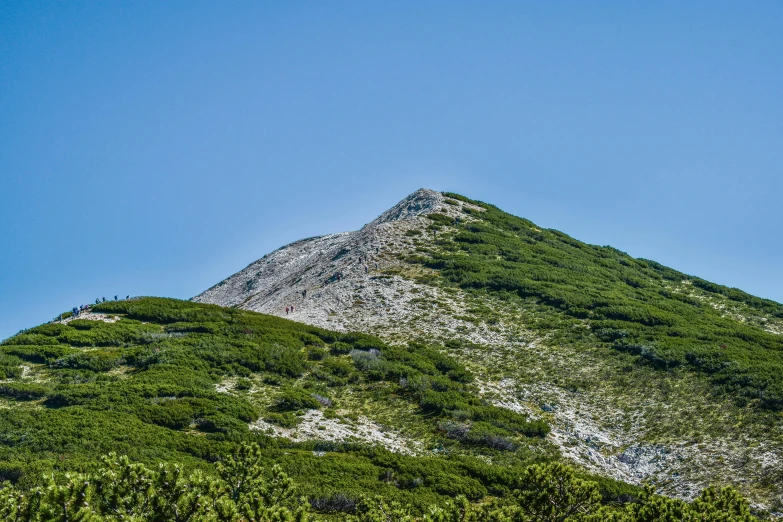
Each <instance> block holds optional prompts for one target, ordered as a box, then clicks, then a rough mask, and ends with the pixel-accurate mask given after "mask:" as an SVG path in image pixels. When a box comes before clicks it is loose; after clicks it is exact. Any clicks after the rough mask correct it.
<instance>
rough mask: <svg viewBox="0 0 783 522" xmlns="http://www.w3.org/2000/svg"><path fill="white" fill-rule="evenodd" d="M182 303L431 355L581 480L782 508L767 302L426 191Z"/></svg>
mask: <svg viewBox="0 0 783 522" xmlns="http://www.w3.org/2000/svg"><path fill="white" fill-rule="evenodd" d="M194 301H197V302H208V303H215V304H220V305H223V306H232V307H238V308H242V309H247V310H255V311H259V312H264V313H269V314H274V315H280V316H285V315H286V307H290V306H292V305H293V307H294V311H293V312H292V313H289V314H288V317H289V318H291V319H293V320H295V321H301V322H303V323H307V324H311V325H316V326H320V327H328V328H331V329H333V330H338V331H350V330H356V331H362V332H367V333H371V334H373V335H377V336H379V337H380V338H382V339H383V340H384V341H385V342H387V343H389V344H392V345H404V344H406V343H407V342H408V341H409V340H410V339H424V340H425V341H426V342H429V343H434V344H438V345H442V346H444V347H446V353H448V354H449V355H450V356H452V357H455V358H456V359H457V360H459V361H460V362H461V363H462V364H464V365H465V366H466V367H467V368H468V369H469V370H470V371H471V372H472V373H473V374H474V375H475V381H474V383H475V384H474V385H475V386H476V389H477V390H479V392H480V394H481V396H482V397H483V398H484V399H485V400H489V401H491V402H492V403H493V404H495V405H497V406H500V407H503V408H506V409H509V410H511V411H516V412H520V413H524V414H527V415H529V416H530V417H531V418H535V419H542V420H545V421H546V422H548V423H549V424H550V426H551V432H550V433H549V435H548V436H547V441H548V442H550V443H551V444H553V446H554V447H556V448H557V449H558V450H559V451H560V452H561V453H562V455H564V456H565V457H566V458H567V459H569V460H571V461H572V462H574V463H576V464H578V465H580V466H582V467H583V469H585V470H587V471H589V472H592V473H597V474H601V475H604V476H608V477H612V478H615V479H618V480H622V481H624V482H628V483H632V484H641V483H642V482H643V481H652V482H653V483H654V484H655V485H656V487H657V488H659V489H660V490H661V491H663V492H666V493H667V494H670V495H675V496H679V497H682V498H693V497H694V495H695V494H696V493H697V492H698V491H699V490H701V489H702V488H703V487H705V486H706V485H707V484H709V483H720V484H733V485H735V486H737V487H738V488H739V489H740V490H741V491H742V492H743V493H744V494H746V495H748V496H749V497H750V498H751V499H752V500H753V502H754V503H756V504H757V505H759V506H763V507H766V508H768V509H772V510H781V506H782V505H783V489H782V487H781V484H783V463H781V457H780V455H781V454H783V453H782V452H783V427H782V426H783V423H781V407H782V406H783V356H781V354H782V353H783V351H782V350H783V336H781V332H783V306H781V305H780V304H778V303H775V302H772V301H768V300H763V299H759V298H756V297H753V296H750V295H748V294H746V293H743V292H741V291H739V290H736V289H730V288H725V287H721V286H719V285H715V284H712V283H709V282H708V281H705V280H702V279H700V278H698V277H692V276H688V275H685V274H682V273H680V272H677V271H676V270H672V269H670V268H667V267H664V266H662V265H660V264H658V263H655V262H653V261H648V260H642V259H634V258H632V257H630V256H628V255H627V254H624V253H623V252H620V251H618V250H616V249H614V248H611V247H598V246H593V245H587V244H585V243H582V242H579V241H577V240H575V239H573V238H570V237H569V236H567V235H565V234H563V233H561V232H559V231H555V230H547V229H543V228H540V227H537V226H536V225H535V224H533V223H531V222H530V221H527V220H525V219H521V218H517V217H514V216H511V215H509V214H506V213H504V212H502V211H500V210H499V209H497V208H496V207H493V206H491V205H487V204H484V203H481V202H477V201H472V200H469V199H467V198H464V197H462V196H458V195H456V194H445V195H444V194H440V193H437V192H433V191H428V190H420V191H417V192H416V193H414V194H412V195H411V196H409V197H408V198H406V199H405V200H403V201H402V202H401V203H400V204H398V205H397V206H395V207H394V208H392V209H391V210H389V211H388V212H386V213H384V214H383V215H381V216H380V217H379V218H378V219H376V220H375V221H373V222H371V223H369V224H368V225H366V226H365V227H363V228H362V229H361V230H359V231H356V232H348V233H342V234H334V235H329V236H323V237H319V238H312V239H308V240H303V241H299V242H296V243H293V244H291V245H288V246H286V247H284V248H281V249H279V250H277V251H275V252H273V253H271V254H269V255H267V256H264V257H263V258H261V259H259V260H258V261H256V262H255V263H252V264H251V265H249V266H248V267H247V268H245V269H244V270H242V271H240V272H238V273H237V274H235V275H233V276H231V277H230V278H228V279H226V280H225V281H223V282H221V283H219V284H218V285H216V286H215V287H213V288H211V289H209V290H207V291H205V292H204V293H202V294H200V295H199V296H197V297H195V298H194ZM295 433H297V432H296V431H295V430H294V431H290V432H285V433H282V432H281V433H280V434H281V435H287V436H294V434H295Z"/></svg>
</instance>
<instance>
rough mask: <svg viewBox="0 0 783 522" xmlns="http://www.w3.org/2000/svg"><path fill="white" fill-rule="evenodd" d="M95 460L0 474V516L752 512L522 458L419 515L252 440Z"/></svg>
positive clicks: (226, 518)
mask: <svg viewBox="0 0 783 522" xmlns="http://www.w3.org/2000/svg"><path fill="white" fill-rule="evenodd" d="M96 468H97V469H95V470H94V471H89V472H86V473H79V474H66V475H65V476H64V477H62V479H61V480H59V481H58V480H56V479H55V477H54V476H47V477H46V478H45V480H44V483H43V485H36V486H35V487H33V488H32V489H31V490H30V491H23V490H21V489H19V488H17V487H14V486H12V485H10V484H9V483H7V482H6V483H4V484H3V485H2V486H1V487H0V514H2V515H3V518H4V519H5V520H19V521H21V520H24V521H30V522H33V521H36V522H44V521H46V522H49V521H52V522H53V521H91V522H101V521H107V522H108V521H118V520H134V521H137V522H162V521H176V522H190V521H192V522H197V521H204V522H206V521H210V522H240V521H243V522H262V521H264V522H306V521H308V520H312V521H314V520H316V519H317V518H318V517H316V516H313V515H312V514H311V508H320V510H321V511H324V512H329V511H340V512H341V516H340V518H341V519H342V520H351V521H355V520H361V521H369V522H376V521H377V522H388V521H399V522H414V521H417V520H418V521H421V522H449V521H453V522H458V521H466V522H467V521H473V522H512V521H563V522H565V521H570V522H580V521H583V522H593V521H596V522H597V521H603V520H612V521H616V522H637V521H638V522H642V521H648V520H656V521H660V522H670V521H671V522H674V521H694V522H695V521H702V522H710V521H714V522H752V521H754V520H756V519H755V518H754V517H753V516H752V515H751V514H750V510H749V508H748V504H747V501H745V500H744V499H742V498H741V497H740V496H739V495H738V494H737V493H736V492H735V491H734V490H732V489H731V488H726V489H723V490H720V491H718V490H715V489H712V488H709V489H707V490H705V491H704V492H703V493H702V494H701V496H700V497H699V498H698V499H697V500H696V501H695V502H693V504H690V505H689V504H686V503H685V502H681V501H676V500H671V499H667V498H665V497H660V496H656V495H653V494H652V493H651V492H650V491H649V490H645V491H643V492H642V494H641V495H640V498H639V499H638V500H636V501H634V502H630V503H628V504H626V505H625V506H623V507H619V506H615V505H604V504H602V502H601V494H600V490H599V485H598V484H597V483H595V482H592V481H589V480H584V479H582V478H579V477H578V476H576V474H575V473H574V471H573V470H572V469H571V468H569V467H567V466H564V465H562V464H550V465H534V466H530V467H529V468H527V470H526V471H525V473H524V474H523V475H521V476H520V477H519V481H518V482H517V484H516V486H515V488H514V490H513V491H512V492H511V494H510V495H508V497H507V498H505V499H492V500H489V501H488V502H484V503H482V504H471V503H470V502H469V501H468V500H467V499H466V498H465V497H464V496H463V495H459V496H457V497H456V500H455V501H452V500H445V501H443V502H441V503H440V504H437V505H430V506H429V507H428V509H427V512H426V514H423V515H418V514H417V513H416V510H414V509H412V508H411V506H405V505H403V504H400V503H399V502H395V501H391V502H389V501H388V500H387V499H384V498H383V497H382V496H378V495H372V496H370V495H363V496H361V497H360V498H358V499H351V498H349V497H346V496H345V495H333V496H331V497H328V498H324V499H311V501H310V502H308V501H307V500H306V499H305V498H303V497H301V496H298V495H297V493H299V492H298V491H297V487H296V484H295V483H294V481H293V480H291V478H290V477H289V476H288V475H286V474H285V473H284V472H283V471H282V469H281V468H280V466H272V467H270V468H266V467H264V458H263V453H262V451H261V448H260V447H259V446H257V445H255V444H243V445H241V446H239V447H237V448H236V450H235V451H234V452H233V453H232V454H230V455H228V456H227V457H221V458H220V459H219V460H218V461H217V463H216V465H215V466H214V467H213V468H210V469H207V470H204V471H202V470H198V471H195V472H191V473H186V472H185V471H184V470H183V469H182V468H181V467H180V466H178V465H177V464H170V463H161V464H160V465H159V466H158V467H157V469H156V470H153V469H150V468H148V467H146V466H144V465H143V464H139V463H133V462H131V461H130V460H129V459H128V457H126V456H123V457H118V456H117V455H116V454H115V453H111V454H109V455H107V456H105V457H103V458H101V459H100V464H99V465H98V466H96ZM417 515H418V516H417Z"/></svg>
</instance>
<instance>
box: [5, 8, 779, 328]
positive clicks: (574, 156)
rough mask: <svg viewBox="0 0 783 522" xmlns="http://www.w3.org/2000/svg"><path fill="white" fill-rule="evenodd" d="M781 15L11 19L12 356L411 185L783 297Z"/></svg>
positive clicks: (151, 11)
mask: <svg viewBox="0 0 783 522" xmlns="http://www.w3.org/2000/svg"><path fill="white" fill-rule="evenodd" d="M780 27H783V3H781V2H772V1H768V2H764V1H759V2H729V1H705V2H699V1H691V2H670V1H665V0H664V1H661V2H609V1H596V2H568V1H563V2H504V1H498V2H459V1H450V2H445V1H435V0H432V1H430V0H426V1H423V2H422V1H415V2H413V1H412V2H407V1H398V2H358V1H357V2H341V1H335V2H296V1H291V2H242V1H237V2H199V1H194V0H189V1H182V2H177V1H167V2H152V1H150V2H144V1H137V2H90V1H88V2H54V1H51V2H36V1H29V2H2V3H0V339H2V338H5V337H7V336H10V335H13V334H14V333H16V332H17V331H19V330H21V329H23V328H29V327H32V326H35V325H37V324H40V323H42V322H45V321H48V320H51V319H52V318H53V317H54V316H56V315H57V314H59V313H60V312H63V311H66V310H70V309H71V308H72V307H73V306H76V305H79V304H83V303H89V302H94V300H95V299H96V297H104V296H105V297H107V298H113V296H114V295H120V296H125V295H157V296H168V297H177V298H190V297H192V296H194V295H196V294H198V293H200V292H202V291H203V290H205V289H206V288H208V287H210V286H212V285H213V284H215V283H217V282H218V281H220V280H222V279H224V278H225V277H227V276H229V275H231V274H233V273H234V272H236V271H237V270H240V269H242V268H244V267H245V266H246V265H248V264H249V263H251V262H252V261H254V260H255V259H257V258H259V257H261V256H262V255H264V254H265V253H268V252H270V251H272V250H274V249H277V248H279V247H280V246H283V245H285V244H287V243H289V242H291V241H294V240H297V239H300V238H304V237H310V236H315V235H321V234H326V233H332V232H341V231H346V230H354V229H357V228H360V227H361V226H362V225H364V224H365V223H367V222H369V221H371V220H372V219H374V218H375V217H376V216H377V215H379V214H380V213H382V212H383V211H384V210H386V209H387V208H389V207H390V206H392V205H393V204H395V203H396V202H397V201H399V200H400V199H402V198H403V197H405V196H406V195H408V194H409V193H411V192H413V191H415V190H416V189H418V188H420V187H426V188H431V189H435V190H444V191H452V192H458V193H460V194H463V195H465V196H468V197H470V198H473V199H479V200H482V201H486V202H489V203H493V204H495V205H497V206H499V207H500V208H502V209H503V210H506V211H508V212H510V213H512V214H515V215H518V216H523V217H525V218H528V219H530V220H532V221H533V222H535V223H537V224H538V225H539V226H544V227H547V228H555V229H558V230H562V231H563V232H566V233H567V234H569V235H571V236H573V237H575V238H577V239H580V240H582V241H586V242H589V243H594V244H600V245H612V246H614V247H616V248H619V249H620V250H623V251H625V252H628V253H629V254H631V255H633V256H636V257H644V258H648V259H654V260H656V261H659V262H661V263H663V264H665V265H668V266H671V267H673V268H676V269H678V270H681V271H683V272H686V273H689V274H693V275H698V276H700V277H703V278H705V279H708V280H711V281H714V282H717V283H720V284H724V285H728V286H734V287H739V288H741V289H743V290H746V291H748V292H750V293H752V294H755V295H759V296H762V297H766V298H770V299H774V300H776V301H783V278H781V277H780V271H779V265H780V261H781V258H783V242H781V224H783V205H781V195H782V194H783V96H781V93H783V59H782V58H781V56H783V31H780Z"/></svg>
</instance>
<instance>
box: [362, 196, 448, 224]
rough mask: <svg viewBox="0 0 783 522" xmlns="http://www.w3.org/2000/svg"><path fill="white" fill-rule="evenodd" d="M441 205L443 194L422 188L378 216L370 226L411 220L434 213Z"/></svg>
mask: <svg viewBox="0 0 783 522" xmlns="http://www.w3.org/2000/svg"><path fill="white" fill-rule="evenodd" d="M441 204H443V194H441V193H440V192H436V191H434V190H429V189H425V188H420V189H419V190H417V191H416V192H414V193H413V194H411V195H410V196H408V197H406V198H405V199H403V200H402V201H400V202H399V203H397V204H396V205H394V206H393V207H392V208H390V209H389V210H387V211H386V212H384V213H383V214H381V215H380V216H378V217H377V218H376V219H375V220H374V221H372V222H371V223H370V224H369V225H371V226H372V225H380V224H381V223H392V222H394V221H405V220H409V219H412V218H414V217H417V216H421V215H426V214H429V213H431V212H434V211H435V210H437V209H438V207H439V206H440V205H441Z"/></svg>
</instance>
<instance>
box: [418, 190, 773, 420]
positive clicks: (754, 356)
mask: <svg viewBox="0 0 783 522" xmlns="http://www.w3.org/2000/svg"><path fill="white" fill-rule="evenodd" d="M448 196H449V197H451V198H456V199H461V200H464V201H468V202H470V203H472V204H474V205H478V206H480V207H482V208H483V209H485V210H484V211H483V212H475V211H470V209H467V208H465V209H464V211H466V212H468V213H469V214H470V218H472V219H466V220H461V221H458V222H454V221H453V220H451V219H450V218H447V216H445V215H442V214H435V215H433V216H432V220H433V224H432V225H431V227H434V228H440V227H443V226H444V225H447V226H448V227H449V230H452V231H453V233H450V234H442V235H441V236H440V240H439V241H438V242H437V244H436V246H435V248H431V249H424V253H425V254H427V255H425V256H418V257H413V258H411V259H410V260H411V261H414V262H418V263H422V264H425V265H426V266H428V267H430V268H434V269H436V270H439V271H440V274H441V275H442V276H443V277H444V278H445V279H446V280H447V281H449V282H451V283H452V284H455V285H458V286H459V287H461V288H463V289H468V290H472V291H477V292H487V293H490V294H493V295H496V296H499V297H501V298H503V299H519V300H522V301H526V302H529V303H535V304H538V305H541V306H543V309H544V310H545V311H546V314H545V315H544V318H543V319H541V320H540V321H539V323H538V324H537V325H536V326H537V327H538V328H540V329H542V330H550V331H551V330H554V329H558V330H559V332H560V335H562V332H567V331H574V330H575V329H574V328H563V326H564V324H565V323H568V324H578V323H583V324H587V325H589V327H590V331H591V332H592V334H591V335H590V340H591V341H592V342H600V343H603V344H605V345H608V346H611V347H613V348H614V349H616V350H620V351H623V352H627V353H630V354H633V355H635V356H637V357H639V358H640V359H641V360H643V361H645V362H648V363H649V364H651V365H654V366H655V367H658V368H661V369H666V368H673V367H684V368H689V369H692V370H694V371H697V372H699V373H701V374H703V375H707V376H708V377H709V379H710V381H711V382H712V384H713V385H714V386H715V387H716V388H718V389H719V390H721V391H723V392H726V393H730V394H732V395H734V396H737V397H739V398H740V400H745V401H752V402H754V403H757V404H759V405H761V406H763V407H767V408H771V409H775V410H780V409H781V408H783V335H779V334H778V333H773V331H774V330H773V328H772V325H779V324H780V321H779V320H780V319H781V318H783V305H781V304H779V303H776V302H773V301H769V300H765V299H760V298H757V297H754V296H751V295H749V294H746V293H744V292H742V291H740V290H737V289H733V288H726V287H723V286H719V285H715V284H713V283H710V282H708V281H704V280H702V279H699V278H696V277H690V276H687V275H685V274H682V273H680V272H677V271H675V270H672V269H670V268H667V267H665V266H662V265H660V264H658V263H656V262H654V261H648V260H644V259H635V258H632V257H630V256H629V255H627V254H625V253H623V252H620V251H619V250H616V249H614V248H611V247H599V246H594V245H588V244H585V243H582V242H579V241H577V240H575V239H573V238H571V237H569V236H567V235H565V234H563V233H562V232H559V231H556V230H543V229H540V228H538V227H536V226H535V225H534V224H533V223H531V222H530V221H528V220H525V219H522V218H518V217H515V216H512V215H510V214H507V213H505V212H502V211H501V210H499V209H498V208H496V207H494V206H492V205H487V204H484V203H480V202H476V201H471V200H468V199H466V198H463V197H462V196H458V195H456V194H448ZM683 282H685V284H683ZM689 288H693V289H694V290H693V291H689ZM547 314H548V315H547ZM566 326H567V325H566Z"/></svg>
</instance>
